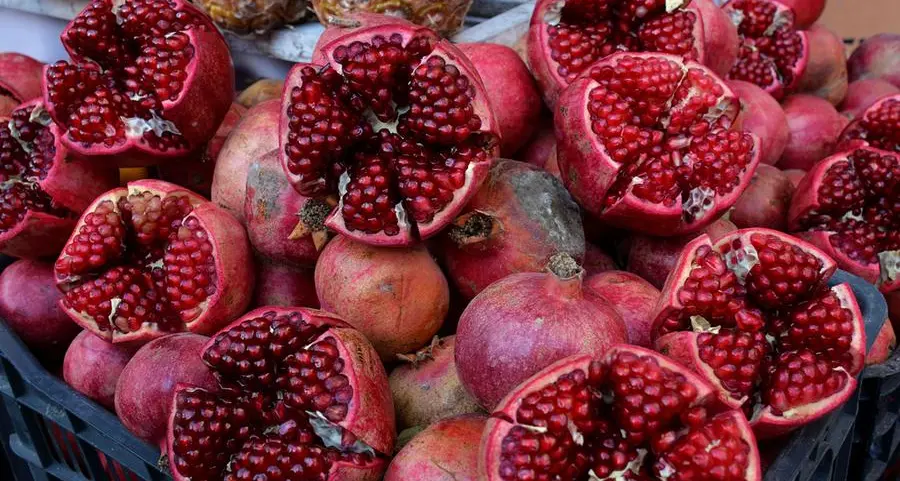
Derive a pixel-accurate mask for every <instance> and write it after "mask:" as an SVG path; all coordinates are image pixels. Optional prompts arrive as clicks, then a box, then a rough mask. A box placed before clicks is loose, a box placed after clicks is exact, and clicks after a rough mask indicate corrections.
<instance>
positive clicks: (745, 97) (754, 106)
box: [725, 80, 790, 165]
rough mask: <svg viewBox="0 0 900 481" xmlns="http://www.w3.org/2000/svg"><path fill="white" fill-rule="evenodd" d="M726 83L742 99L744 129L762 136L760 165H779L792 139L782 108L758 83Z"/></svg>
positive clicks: (731, 81) (732, 81)
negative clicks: (789, 138)
mask: <svg viewBox="0 0 900 481" xmlns="http://www.w3.org/2000/svg"><path fill="white" fill-rule="evenodd" d="M725 83H726V84H727V85H728V86H729V87H730V88H731V90H733V91H734V93H735V94H737V96H738V98H740V99H741V110H742V111H743V116H742V119H743V128H744V130H746V131H748V132H751V133H753V134H756V136H757V137H759V152H760V154H759V162H760V164H769V165H772V164H774V163H775V162H778V159H779V158H781V154H782V152H784V148H785V147H786V146H787V143H788V137H789V136H790V131H789V130H788V123H787V117H785V115H784V110H782V109H781V105H779V104H778V101H777V100H775V98H774V97H772V96H771V95H769V93H768V92H766V91H765V90H763V89H761V88H759V87H758V86H756V84H752V83H750V82H744V81H743V80H728V81H727V82H725Z"/></svg>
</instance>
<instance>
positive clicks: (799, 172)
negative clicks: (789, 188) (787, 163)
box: [782, 169, 806, 190]
mask: <svg viewBox="0 0 900 481" xmlns="http://www.w3.org/2000/svg"><path fill="white" fill-rule="evenodd" d="M782 172H783V173H784V175H786V176H787V178H788V180H790V181H791V184H792V185H793V186H794V189H795V190H796V189H797V186H798V185H800V181H801V180H803V178H804V177H806V171H805V170H803V169H787V170H782Z"/></svg>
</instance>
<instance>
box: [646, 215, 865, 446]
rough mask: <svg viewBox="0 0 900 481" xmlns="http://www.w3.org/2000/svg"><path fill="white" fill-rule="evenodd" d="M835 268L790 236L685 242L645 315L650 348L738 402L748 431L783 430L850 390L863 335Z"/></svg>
mask: <svg viewBox="0 0 900 481" xmlns="http://www.w3.org/2000/svg"><path fill="white" fill-rule="evenodd" d="M835 268H836V265H835V263H834V261H832V260H831V259H830V258H829V257H828V256H827V255H826V254H825V253H824V252H822V251H820V250H819V249H817V248H815V247H814V246H812V245H811V244H808V243H806V242H804V241H802V240H800V239H797V238H795V237H791V236H789V235H787V234H784V233H781V232H778V231H774V230H769V229H743V230H738V231H735V232H732V233H730V234H727V235H726V236H725V237H723V238H721V239H719V240H718V241H716V242H715V243H713V242H712V241H711V240H710V239H709V237H708V236H705V235H704V236H700V237H698V238H697V239H695V240H693V241H691V242H690V243H689V244H688V245H687V246H686V247H685V248H684V251H683V252H682V254H681V257H680V258H679V259H678V265H677V267H676V268H675V270H674V271H673V272H672V274H671V275H670V276H669V279H668V280H667V281H666V285H665V287H664V288H663V291H662V297H661V298H660V302H659V304H658V305H657V308H656V314H655V315H654V316H652V317H653V318H654V319H655V320H654V324H653V337H654V340H655V347H656V349H657V350H658V351H660V352H661V353H663V354H665V355H667V356H670V357H672V358H673V359H675V360H677V361H679V362H682V363H684V364H685V365H686V366H688V367H690V368H691V369H693V370H694V371H695V372H697V373H698V374H699V375H700V376H702V377H704V378H706V379H707V380H708V381H709V382H710V383H712V384H713V386H715V390H716V392H717V395H718V398H719V400H720V401H721V402H722V403H724V404H725V405H727V406H731V407H733V408H743V409H744V410H745V412H746V413H747V415H748V418H750V424H751V425H752V426H753V430H754V431H755V432H756V434H757V436H761V437H772V436H777V435H781V434H784V433H786V432H789V431H792V430H794V429H796V428H798V427H800V426H802V425H804V424H806V423H809V422H811V421H813V420H814V419H818V418H820V417H822V416H824V415H826V414H827V413H829V412H831V411H833V410H834V409H837V408H839V407H840V406H842V405H843V404H844V402H845V401H846V400H847V398H849V397H850V395H851V394H852V393H853V391H854V389H855V388H856V375H857V374H858V373H859V372H860V371H861V370H862V368H863V362H864V360H865V356H866V334H865V330H864V328H863V319H862V314H861V313H860V310H859V306H858V305H857V303H856V297H855V295H854V294H853V290H852V289H851V288H850V286H849V285H848V284H839V285H836V286H834V287H830V288H829V287H828V282H829V279H830V278H831V274H832V273H833V272H834V270H835Z"/></svg>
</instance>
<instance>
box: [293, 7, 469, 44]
mask: <svg viewBox="0 0 900 481" xmlns="http://www.w3.org/2000/svg"><path fill="white" fill-rule="evenodd" d="M311 1H312V7H313V9H315V11H316V15H318V17H319V21H320V22H322V24H323V25H338V26H341V25H344V24H345V23H346V22H347V21H348V20H351V21H352V19H353V18H354V14H360V13H375V14H380V15H386V16H390V17H396V18H401V19H405V20H409V21H410V22H412V23H414V24H417V25H422V26H424V27H428V28H430V29H432V30H434V31H436V32H438V33H439V34H441V35H444V36H450V35H453V34H454V33H456V31H458V30H459V29H460V28H461V27H462V24H463V20H465V18H466V13H467V12H468V11H469V7H471V6H472V0H400V1H397V0H349V1H348V0H311Z"/></svg>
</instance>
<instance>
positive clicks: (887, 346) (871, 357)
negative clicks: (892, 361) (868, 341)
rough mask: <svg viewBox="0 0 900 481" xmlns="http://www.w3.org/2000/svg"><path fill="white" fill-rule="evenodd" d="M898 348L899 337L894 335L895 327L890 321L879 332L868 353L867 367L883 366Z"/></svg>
mask: <svg viewBox="0 0 900 481" xmlns="http://www.w3.org/2000/svg"><path fill="white" fill-rule="evenodd" d="M896 347H897V335H896V334H895V333H894V326H892V325H891V323H890V321H888V320H886V321H885V323H884V325H883V326H881V330H880V331H878V337H876V338H875V342H874V343H872V348H871V349H869V352H868V353H866V366H871V365H873V364H881V363H883V362H885V361H887V360H888V358H889V357H891V353H892V352H894V348H896Z"/></svg>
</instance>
